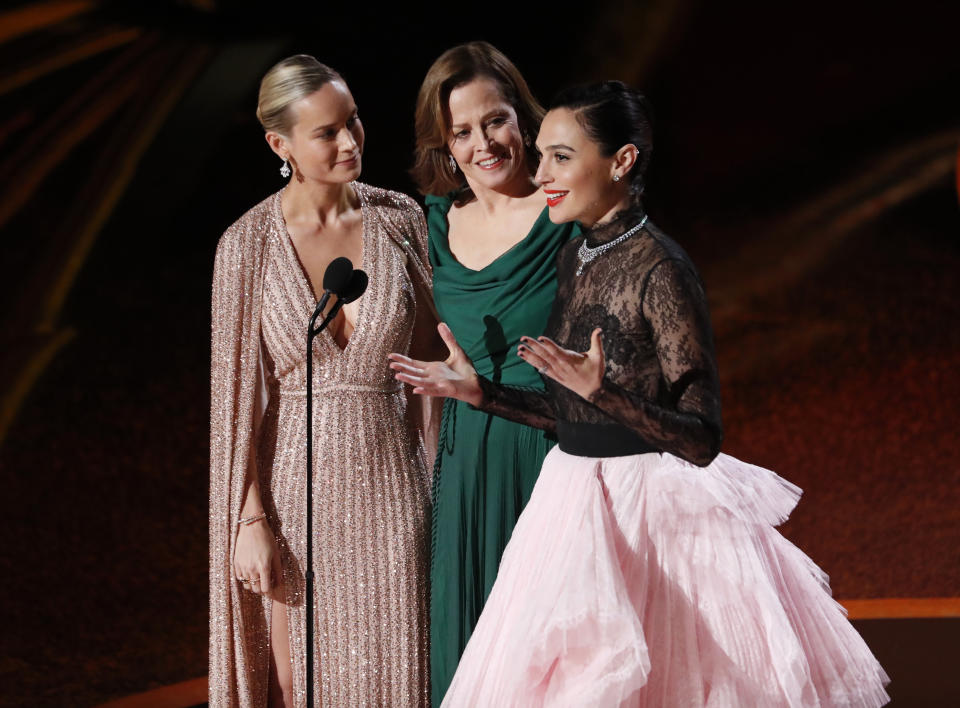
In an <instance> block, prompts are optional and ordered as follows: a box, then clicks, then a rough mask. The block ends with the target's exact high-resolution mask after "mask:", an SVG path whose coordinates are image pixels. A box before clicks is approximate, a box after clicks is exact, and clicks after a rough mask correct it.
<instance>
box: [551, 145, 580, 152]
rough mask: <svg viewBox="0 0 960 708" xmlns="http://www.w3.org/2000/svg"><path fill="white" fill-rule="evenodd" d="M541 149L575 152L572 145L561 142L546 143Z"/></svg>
mask: <svg viewBox="0 0 960 708" xmlns="http://www.w3.org/2000/svg"><path fill="white" fill-rule="evenodd" d="M543 149H544V150H569V151H570V152H576V150H574V149H573V148H572V147H570V146H569V145H563V144H560V145H547V146H546V147H545V148H543Z"/></svg>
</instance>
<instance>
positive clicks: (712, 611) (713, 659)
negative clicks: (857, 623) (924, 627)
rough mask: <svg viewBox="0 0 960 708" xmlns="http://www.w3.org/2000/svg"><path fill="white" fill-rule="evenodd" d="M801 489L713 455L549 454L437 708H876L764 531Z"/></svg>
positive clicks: (796, 566)
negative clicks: (699, 462)
mask: <svg viewBox="0 0 960 708" xmlns="http://www.w3.org/2000/svg"><path fill="white" fill-rule="evenodd" d="M799 497H800V489H799V488H798V487H796V486H794V485H793V484H790V483H789V482H787V481H786V480H784V479H782V478H780V477H778V476H777V475H776V474H774V473H773V472H771V471H769V470H765V469H762V468H760V467H756V466H753V465H748V464H746V463H743V462H740V461H739V460H737V459H735V458H732V457H729V456H727V455H720V456H719V457H718V458H717V459H716V460H715V461H714V462H713V463H712V464H710V465H709V466H708V467H706V468H701V467H696V466H694V465H691V464H688V463H686V462H684V461H682V460H680V459H678V458H676V457H674V456H672V455H669V454H656V453H653V454H644V455H633V456H629V457H607V458H589V457H575V456H573V455H568V454H566V453H564V452H562V451H560V450H559V449H557V448H555V449H554V450H553V451H552V452H551V453H550V454H549V455H548V456H547V458H546V460H545V461H544V464H543V469H542V470H541V472H540V477H539V480H538V481H537V485H536V487H535V488H534V491H533V495H532V497H531V499H530V502H529V504H528V505H527V507H526V509H525V510H524V512H523V515H522V516H521V517H520V520H519V522H518V524H517V526H516V528H515V529H514V532H513V536H512V538H511V540H510V543H509V545H508V546H507V549H506V552H505V553H504V555H503V560H502V562H501V564H500V571H499V574H498V576H497V581H496V583H495V585H494V587H493V591H492V593H491V594H490V597H489V599H488V601H487V604H486V606H485V607H484V610H483V614H482V615H481V617H480V622H479V623H478V624H477V627H476V630H475V631H474V634H473V636H472V637H471V639H470V642H469V644H468V645H467V648H466V651H465V652H464V655H463V658H462V659H461V661H460V666H459V668H458V669H457V673H456V676H455V677H454V680H453V683H452V685H451V686H450V689H449V691H448V692H447V695H446V698H445V699H444V701H443V705H444V706H471V707H472V706H497V707H500V706H523V707H524V708H527V707H530V706H656V707H657V708H662V707H669V706H711V707H712V706H725V707H726V706H730V707H734V706H735V707H737V708H739V707H741V706H743V707H746V706H763V707H768V706H878V705H882V704H884V703H886V702H887V701H888V700H889V697H888V696H887V694H886V692H885V691H884V689H883V687H884V685H885V684H886V683H887V682H888V680H889V679H888V678H887V676H886V674H885V673H884V671H883V669H882V668H881V667H880V664H879V663H878V662H877V660H876V659H875V658H874V657H873V655H872V654H871V652H870V650H869V649H868V648H867V646H866V644H865V643H864V642H863V640H862V639H861V637H860V635H859V634H857V632H856V630H855V629H854V628H853V626H852V625H851V624H850V623H849V622H848V621H847V619H846V615H845V612H844V610H843V608H842V607H841V606H840V605H839V604H838V603H837V602H835V601H834V600H833V598H832V597H831V596H830V588H829V585H828V584H827V577H826V575H825V574H824V573H823V572H822V571H821V570H820V569H819V568H818V567H817V566H816V565H815V564H814V563H813V562H812V561H811V560H810V559H809V558H808V557H807V556H806V555H804V554H803V553H802V552H801V551H800V550H799V549H798V548H797V547H796V546H794V545H793V544H791V543H790V542H789V541H787V540H786V539H785V538H783V536H781V535H780V534H779V533H778V532H777V531H776V530H775V529H774V526H776V525H778V524H780V523H782V522H783V521H784V520H785V519H786V518H787V516H788V515H789V513H790V511H791V510H792V509H793V507H794V506H795V505H796V503H797V500H798V499H799Z"/></svg>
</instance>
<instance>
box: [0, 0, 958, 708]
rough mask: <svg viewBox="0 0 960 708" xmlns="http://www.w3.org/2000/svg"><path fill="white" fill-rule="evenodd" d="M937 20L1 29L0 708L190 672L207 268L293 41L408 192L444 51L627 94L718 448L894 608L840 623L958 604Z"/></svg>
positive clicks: (532, 79)
mask: <svg viewBox="0 0 960 708" xmlns="http://www.w3.org/2000/svg"><path fill="white" fill-rule="evenodd" d="M958 27H960V9H958V6H957V5H956V4H955V3H945V2H933V1H928V0H918V1H916V2H912V3H883V2H880V3H867V2H862V3H861V2H849V3H848V2H836V1H835V2H826V1H825V0H812V1H810V2H803V3H800V2H793V1H788V2H782V3H771V2H759V1H755V0H745V1H744V2H739V3H737V2H734V3H729V2H723V3H721V2H708V1H707V0H701V1H697V0H646V1H638V2H634V3H620V2H608V1H604V0H595V1H593V2H589V3H584V2H576V3H571V2H559V3H558V2H551V3H542V4H537V5H533V4H526V3H499V4H497V3H494V4H480V5H477V4H470V3H443V4H437V5H435V6H429V7H422V6H416V7H414V6H407V5H404V4H402V3H395V4H391V5H385V6H383V8H382V9H380V8H378V6H376V5H374V4H369V3H368V4H362V3H336V4H332V5H328V4H324V3H313V4H311V5H309V6H301V5H300V4H298V3H291V2H282V1H280V0H275V1H274V2H229V1H227V0H222V1H217V0H207V1H201V0H196V1H195V2H180V3H176V2H143V3H108V2H91V1H86V2H84V1H77V2H38V3H26V4H20V5H17V6H15V7H13V8H9V9H5V10H0V66H2V67H3V69H2V70H0V228H2V241H0V278H2V281H0V282H2V283H3V286H2V288H0V323H2V325H3V327H2V329H0V337H2V345H0V396H2V409H0V480H2V489H3V491H2V498H3V505H2V507H3V508H2V511H0V518H2V521H0V528H2V529H3V533H2V535H0V587H2V590H0V593H2V596H0V627H2V628H3V632H2V637H0V684H2V685H3V687H4V688H3V690H2V692H0V693H2V695H0V705H11V706H13V705H30V706H67V705H81V706H82V705H94V704H97V703H99V702H102V701H106V700H109V699H112V698H116V697H119V696H123V695H127V694H131V693H135V692H138V691H143V690H146V689H149V688H154V687H157V686H161V685H166V684H171V683H175V682H179V681H183V680H186V679H190V678H194V677H200V676H203V675H205V674H206V635H207V616H206V612H207V603H206V572H207V545H206V544H207V535H206V528H207V526H206V523H207V522H206V514H207V496H206V495H207V426H208V404H209V391H208V366H209V362H208V356H209V287H210V277H211V270H212V261H213V253H214V248H215V247H216V243H217V239H218V238H219V235H220V234H221V233H222V232H223V230H224V229H225V228H226V227H227V226H228V225H229V224H230V223H231V222H232V221H233V220H235V219H236V218H237V217H239V216H240V215H241V214H242V213H243V212H244V211H245V210H246V209H247V208H249V207H250V206H252V205H253V204H255V203H256V202H258V201H260V200H261V199H263V198H264V197H266V196H267V195H268V194H270V193H271V192H273V191H275V190H277V189H279V188H280V187H281V186H282V180H281V178H280V176H279V174H278V168H279V161H278V160H277V159H276V158H275V157H274V156H273V154H272V153H270V151H269V150H268V149H267V146H266V144H265V142H264V140H263V137H262V130H261V129H260V127H259V125H258V124H257V123H256V119H255V116H254V110H255V105H256V92H257V86H258V82H259V78H260V76H261V75H262V74H263V72H264V71H265V70H266V69H267V68H268V67H269V66H270V65H271V64H272V63H273V62H275V61H276V60H278V59H280V58H282V57H284V56H286V55H288V54H292V53H296V52H307V53H311V54H314V55H316V56H317V57H319V58H320V59H321V60H322V61H325V62H327V63H329V64H331V65H332V66H334V67H336V68H338V69H339V70H340V71H341V72H342V73H343V75H344V76H345V77H346V79H347V81H348V83H349V84H350V87H351V89H352V91H353V93H354V96H355V97H356V99H357V102H358V105H359V107H360V112H361V116H362V118H363V121H364V125H365V128H366V133H367V145H366V154H365V157H364V174H363V177H362V179H364V180H365V181H368V182H371V183H374V184H379V185H383V186H387V187H392V188H395V189H400V190H402V191H406V192H408V193H413V192H414V189H413V185H412V182H411V181H410V180H409V178H408V177H407V175H406V169H407V167H408V166H409V164H410V155H411V150H412V142H413V136H412V117H413V105H414V100H415V96H416V91H417V88H418V87H419V82H420V80H421V79H422V77H423V75H424V73H425V72H426V70H427V68H428V67H429V65H430V63H431V62H432V60H433V59H434V58H435V57H436V56H437V55H439V54H440V53H441V52H442V51H443V50H444V49H446V48H448V47H450V46H452V45H454V44H457V43H459V42H462V41H467V40H471V39H486V40H488V41H491V42H492V43H494V44H495V45H497V46H498V47H499V48H501V49H502V50H503V51H504V52H505V53H506V54H507V55H508V56H510V57H511V58H512V59H513V60H514V61H515V62H516V63H517V65H518V66H519V68H520V70H521V71H522V72H523V73H524V75H525V76H526V78H527V79H528V81H529V83H530V85H531V87H532V88H533V90H534V92H535V93H536V94H537V95H538V96H539V97H540V98H541V99H543V100H546V99H549V97H550V95H551V94H552V93H553V92H554V91H556V90H557V89H558V88H560V87H561V86H563V85H566V84H568V83H571V82H575V81H582V80H591V79H600V78H620V79H623V80H625V81H628V82H629V83H632V84H634V85H636V86H638V87H640V88H642V89H643V90H644V91H646V92H647V93H648V95H649V96H650V97H651V99H652V101H653V104H654V106H655V108H656V111H657V126H656V128H657V129H656V147H655V152H654V161H653V167H652V172H651V175H650V180H649V190H648V195H649V196H648V200H647V201H648V206H649V209H650V211H651V214H652V216H653V218H654V219H655V220H656V221H657V222H658V223H659V224H660V225H661V226H663V227H664V228H665V229H666V230H667V231H668V232H669V233H671V234H672V235H673V236H674V237H675V238H676V239H677V240H678V241H680V242H681V243H682V244H683V245H684V246H685V247H686V248H687V249H688V251H689V252H690V254H691V255H692V257H693V259H694V260H695V261H696V262H697V264H698V266H699V267H700V269H701V272H702V274H703V277H704V280H705V282H706V285H707V290H708V293H709V296H710V301H711V307H712V312H713V317H714V326H715V330H716V337H717V348H718V353H719V358H720V368H721V376H722V383H723V393H724V422H725V428H726V434H727V437H726V442H725V451H726V452H728V453H730V454H733V455H735V456H737V457H740V458H742V459H746V460H749V461H751V462H754V463H757V464H760V465H763V466H766V467H770V468H772V469H775V470H777V471H778V472H779V473H780V474H782V475H783V476H785V477H787V478H788V479H790V480H792V481H793V482H795V483H796V484H798V485H800V486H801V487H803V489H804V490H805V494H804V497H803V499H802V501H801V503H800V505H799V507H798V508H797V510H796V512H795V513H794V515H793V517H792V519H791V520H790V521H789V522H788V523H787V524H786V525H785V526H784V528H783V532H784V534H785V535H786V536H787V537H788V538H790V539H791V540H792V541H793V542H795V543H797V544H798V545H799V546H801V547H802V548H803V549H804V550H805V551H806V552H807V553H809V554H810V555H811V556H812V557H813V559H814V560H815V561H817V562H818V563H819V564H820V565H821V566H822V567H823V568H824V569H825V570H826V571H827V572H828V573H829V574H830V576H831V579H832V584H833V589H834V594H835V596H837V597H838V598H840V599H842V600H882V599H888V600H890V599H892V600H893V602H887V603H884V602H877V603H873V604H871V603H866V604H865V605H862V606H868V607H874V608H875V612H876V614H873V615H871V614H870V611H864V612H865V613H864V614H861V616H865V617H870V616H885V615H884V613H885V612H886V613H890V612H892V613H894V614H895V613H896V612H898V611H900V610H897V609H896V608H898V607H900V608H902V607H904V606H905V605H903V604H897V602H896V600H898V599H900V600H902V599H904V598H919V599H920V600H921V602H919V603H914V604H913V605H911V607H919V608H921V609H920V610H917V612H916V613H915V615H916V614H920V615H924V614H931V613H932V614H937V613H939V614H950V613H951V612H954V613H955V610H950V609H949V608H951V607H952V608H956V607H957V606H958V605H957V602H956V600H955V598H958V597H960V552H958V548H960V523H958V521H960V519H958V515H960V512H958V509H960V484H958V482H960V475H958V470H957V463H956V451H957V450H958V449H960V435H958V432H957V422H958V418H960V416H958V413H960V410H958V409H960V406H958V403H957V400H958V396H960V373H958V365H960V348H958V345H960V327H958V324H960V316H958V314H960V313H958V310H960V297H958V296H960V285H958V278H957V273H958V266H960V209H958V198H957V186H958V185H957V175H956V166H957V159H958V156H957V155H958V153H957V146H958V140H960V87H958V78H960V59H958V57H957V28H958ZM938 598H939V599H938ZM950 598H954V600H953V601H951V600H950ZM951 602H952V604H951ZM884 608H887V609H884ZM889 608H894V609H892V610H891V609H889ZM923 608H926V609H923ZM931 608H932V609H931ZM944 608H947V609H944ZM901 613H902V612H901ZM950 621H952V622H955V621H956V620H950ZM951 631H952V632H953V633H952V634H951V635H950V636H951V637H953V638H954V640H955V639H956V637H957V633H956V632H955V630H951ZM949 646H951V647H953V649H954V650H955V649H956V646H957V643H956V641H953V640H951V643H950V644H949ZM918 651H919V649H918ZM955 655H956V654H955V653H954V656H955ZM894 679H895V683H894V689H892V690H894V695H896V693H895V689H896V685H897V683H896V681H897V677H896V676H894ZM931 704H935V703H931ZM902 705H919V703H907V702H904V703H902Z"/></svg>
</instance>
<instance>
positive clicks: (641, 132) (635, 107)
mask: <svg viewBox="0 0 960 708" xmlns="http://www.w3.org/2000/svg"><path fill="white" fill-rule="evenodd" d="M555 108H566V109H568V110H571V111H573V112H574V114H575V115H576V118H577V122H578V123H580V127H582V128H583V131H584V132H585V133H586V134H587V137H589V138H590V139H591V140H592V141H593V142H595V143H596V144H597V145H598V146H599V148H600V154H602V155H603V156H604V157H609V156H611V155H613V154H614V153H615V152H616V151H617V150H619V149H620V148H622V147H623V146H624V145H627V144H628V143H631V144H633V145H635V146H636V147H637V151H638V152H639V155H638V156H637V161H636V163H635V164H634V166H633V168H632V169H631V170H630V190H631V191H632V192H633V195H634V197H635V198H636V199H639V198H640V195H641V194H642V193H643V180H644V177H645V176H646V173H647V166H648V165H649V164H650V155H651V153H652V152H653V125H652V123H653V117H652V113H653V112H652V109H651V106H650V103H649V101H647V99H646V98H645V97H644V95H643V94H642V93H640V92H639V91H636V90H634V89H632V88H630V87H629V86H627V85H626V84H625V83H623V82H622V81H602V82H600V83H596V84H587V85H584V86H574V87H572V88H568V89H564V90H563V91H561V92H560V93H558V94H557V95H556V97H555V98H554V99H553V102H552V103H551V104H550V110H553V109H555Z"/></svg>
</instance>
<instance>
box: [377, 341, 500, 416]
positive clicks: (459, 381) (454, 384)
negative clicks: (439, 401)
mask: <svg viewBox="0 0 960 708" xmlns="http://www.w3.org/2000/svg"><path fill="white" fill-rule="evenodd" d="M437 332H439V333H440V338H441V339H442V340H443V343H444V344H446V345H447V349H448V350H449V352H450V355H449V356H448V357H447V358H446V360H445V361H418V360H417V359H411V358H410V357H408V356H404V355H403V354H390V355H389V358H390V362H391V363H390V368H391V369H393V370H394V371H395V372H396V373H395V374H394V376H395V377H396V379H397V380H398V381H403V382H405V383H408V384H411V385H412V386H413V392H414V393H419V394H421V395H424V396H441V397H445V398H456V399H457V400H460V401H466V402H467V403H469V404H471V405H474V406H478V405H480V402H481V400H482V399H483V392H482V391H481V390H480V384H479V382H478V381H477V372H476V370H475V369H474V368H473V362H472V361H470V357H468V356H467V355H466V353H465V352H464V351H463V349H461V348H460V345H459V344H457V340H456V338H455V337H454V336H453V332H451V331H450V328H449V327H447V325H446V324H445V323H443V322H441V323H440V324H439V325H437Z"/></svg>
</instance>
